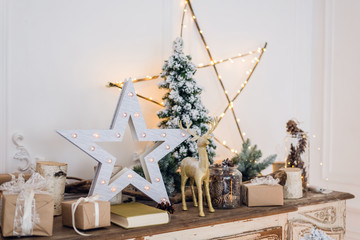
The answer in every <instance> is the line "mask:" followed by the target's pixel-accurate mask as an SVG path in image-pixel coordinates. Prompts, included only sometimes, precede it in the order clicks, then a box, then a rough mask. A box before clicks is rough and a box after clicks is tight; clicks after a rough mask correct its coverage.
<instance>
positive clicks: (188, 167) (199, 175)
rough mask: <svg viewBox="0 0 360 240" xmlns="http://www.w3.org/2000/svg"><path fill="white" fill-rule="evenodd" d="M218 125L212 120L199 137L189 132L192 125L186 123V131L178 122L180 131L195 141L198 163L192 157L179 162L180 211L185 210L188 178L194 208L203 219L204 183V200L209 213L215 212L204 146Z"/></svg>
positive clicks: (216, 120) (215, 120)
mask: <svg viewBox="0 0 360 240" xmlns="http://www.w3.org/2000/svg"><path fill="white" fill-rule="evenodd" d="M218 123H219V120H218V118H214V119H213V120H212V121H211V127H210V129H209V130H208V131H207V133H205V134H204V135H203V136H199V135H197V134H196V132H195V131H194V130H190V126H191V124H192V123H190V124H189V123H187V127H186V129H184V128H183V126H182V124H181V121H179V127H180V128H181V129H182V130H185V131H187V132H188V133H190V134H191V135H192V136H193V138H192V139H191V140H193V141H197V147H198V152H199V161H198V160H196V159H195V158H192V157H187V158H184V159H183V160H181V168H180V169H181V171H180V173H181V196H182V209H183V210H184V211H186V210H187V206H186V200H185V184H186V181H187V180H188V178H190V187H191V192H192V195H193V201H194V206H195V207H197V206H199V216H200V217H204V216H205V214H204V210H203V198H202V183H203V182H204V188H205V194H206V199H207V202H208V206H209V211H210V212H215V210H214V208H213V206H212V204H211V198H210V191H209V159H208V155H207V152H206V146H207V145H208V144H209V139H210V138H211V135H210V134H211V133H212V132H213V131H214V130H215V128H216V127H217V125H218ZM194 181H195V183H196V186H197V190H198V198H199V205H198V203H197V201H196V196H195V192H194Z"/></svg>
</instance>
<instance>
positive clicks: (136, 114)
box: [134, 98, 151, 118]
mask: <svg viewBox="0 0 360 240" xmlns="http://www.w3.org/2000/svg"><path fill="white" fill-rule="evenodd" d="M150 99H151V98H150ZM134 116H135V117H136V118H138V117H140V113H134Z"/></svg>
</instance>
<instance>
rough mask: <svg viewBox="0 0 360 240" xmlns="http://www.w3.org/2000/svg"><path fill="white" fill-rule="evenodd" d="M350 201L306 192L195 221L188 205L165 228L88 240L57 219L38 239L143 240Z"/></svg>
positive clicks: (117, 231)
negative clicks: (273, 203)
mask: <svg viewBox="0 0 360 240" xmlns="http://www.w3.org/2000/svg"><path fill="white" fill-rule="evenodd" d="M352 198H354V195H352V194H350V193H343V192H332V193H330V194H320V193H311V192H309V193H308V194H307V196H306V197H303V198H301V199H297V200H285V204H284V206H277V207H246V206H241V207H240V208H237V209H216V210H215V213H209V212H207V211H206V210H207V209H205V214H206V216H205V217H199V216H198V211H197V208H195V207H193V206H192V203H190V202H189V203H188V208H189V210H188V211H182V210H181V204H176V205H175V214H172V215H171V221H170V223H169V224H165V225H159V226H152V227H142V228H137V229H128V230H126V229H123V228H121V227H118V226H115V225H112V226H111V227H108V228H103V229H97V230H89V231H87V233H90V234H93V235H92V236H91V237H82V236H80V235H78V234H76V233H75V231H74V230H73V229H72V228H68V227H64V226H62V223H61V221H62V219H61V216H59V217H55V219H54V233H53V234H54V235H53V236H52V237H41V238H39V239H54V240H58V239H67V240H68V239H129V238H135V239H143V236H152V235H156V234H162V233H168V232H176V231H182V230H186V229H193V228H199V227H205V226H213V225H217V224H221V223H229V222H234V221H240V220H246V219H254V218H260V217H265V216H272V215H278V214H283V213H291V212H296V211H297V210H298V209H299V208H300V207H304V206H311V205H316V204H323V203H329V202H336V201H342V200H347V199H352ZM22 239H34V238H22Z"/></svg>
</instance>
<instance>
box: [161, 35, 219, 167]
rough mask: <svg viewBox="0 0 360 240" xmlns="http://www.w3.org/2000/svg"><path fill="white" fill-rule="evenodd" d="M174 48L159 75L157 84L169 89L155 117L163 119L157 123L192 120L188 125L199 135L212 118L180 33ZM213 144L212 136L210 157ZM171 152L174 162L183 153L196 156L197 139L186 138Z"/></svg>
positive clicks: (172, 124) (165, 125)
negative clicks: (204, 103) (203, 101)
mask: <svg viewBox="0 0 360 240" xmlns="http://www.w3.org/2000/svg"><path fill="white" fill-rule="evenodd" d="M173 51H174V53H173V55H171V56H170V58H169V60H167V61H165V64H164V65H163V67H162V70H163V72H162V73H161V75H160V76H161V77H162V78H164V80H163V81H161V82H160V83H159V87H160V88H163V89H168V90H169V92H168V93H166V94H165V96H164V97H163V100H164V105H165V109H162V110H161V111H159V112H158V113H157V115H158V117H159V118H160V119H163V120H162V121H161V122H160V123H159V127H160V128H178V122H179V120H180V121H181V122H182V124H183V126H187V124H188V123H190V122H192V126H191V128H192V129H194V130H195V131H196V133H197V134H198V135H202V134H204V133H206V132H207V131H208V125H207V124H208V123H210V121H211V118H210V116H209V115H208V111H207V110H206V108H205V106H204V105H203V104H202V103H201V99H200V94H201V91H202V89H201V88H200V87H199V86H198V85H197V84H196V81H195V79H194V78H193V76H194V74H195V72H196V66H195V64H193V63H192V62H191V57H190V56H186V55H185V54H184V53H183V40H182V39H181V38H180V37H178V38H177V39H176V40H175V41H174V45H173ZM215 148H216V146H215V144H214V142H213V140H210V144H209V145H208V147H207V152H208V156H209V160H210V161H212V158H213V157H214V156H215ZM172 156H173V158H174V159H175V162H177V163H179V162H180V161H181V160H182V159H183V158H185V157H195V158H197V157H198V150H197V147H196V143H195V142H193V141H191V140H190V139H187V140H186V141H185V142H183V143H182V144H181V145H180V146H179V147H178V148H176V149H175V150H174V152H173V155H172ZM164 160H165V159H164Z"/></svg>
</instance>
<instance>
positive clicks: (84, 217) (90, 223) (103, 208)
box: [61, 200, 111, 230]
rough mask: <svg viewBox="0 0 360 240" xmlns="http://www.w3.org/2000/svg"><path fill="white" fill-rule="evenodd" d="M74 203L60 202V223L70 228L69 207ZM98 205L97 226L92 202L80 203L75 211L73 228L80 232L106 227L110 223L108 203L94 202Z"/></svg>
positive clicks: (71, 224) (70, 215)
mask: <svg viewBox="0 0 360 240" xmlns="http://www.w3.org/2000/svg"><path fill="white" fill-rule="evenodd" d="M76 201H77V200H74V201H66V202H62V204H61V205H62V223H63V225H65V226H69V227H72V226H73V223H72V212H71V206H72V204H73V203H74V204H75V203H76ZM96 202H97V203H98V204H99V225H98V226H95V204H94V203H93V202H81V203H80V204H79V205H78V206H77V208H76V211H75V227H76V228H78V229H81V230H88V229H94V228H100V227H108V226H110V225H111V222H110V202H108V201H96Z"/></svg>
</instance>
